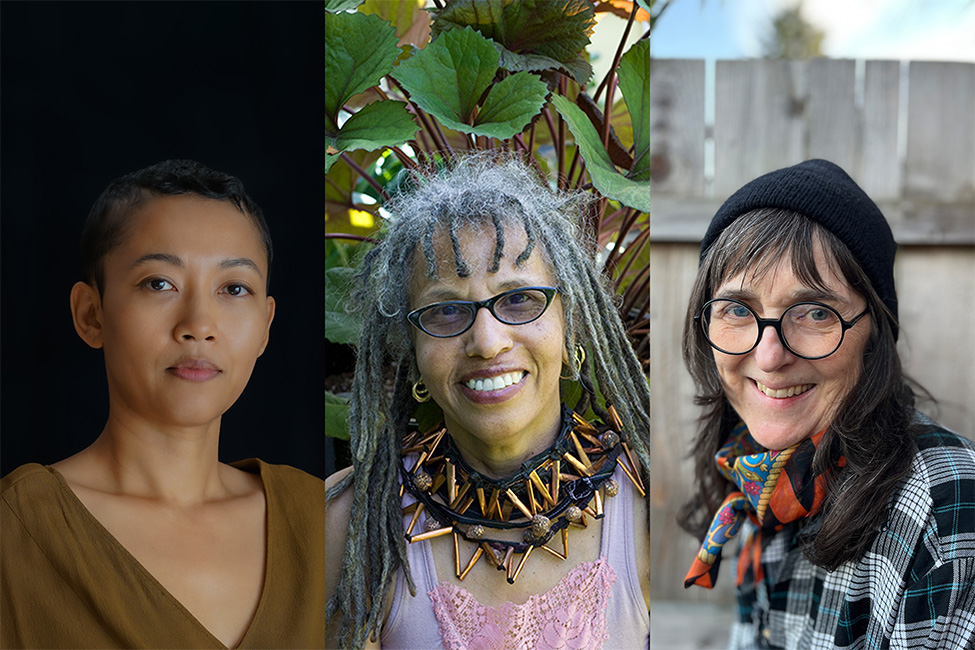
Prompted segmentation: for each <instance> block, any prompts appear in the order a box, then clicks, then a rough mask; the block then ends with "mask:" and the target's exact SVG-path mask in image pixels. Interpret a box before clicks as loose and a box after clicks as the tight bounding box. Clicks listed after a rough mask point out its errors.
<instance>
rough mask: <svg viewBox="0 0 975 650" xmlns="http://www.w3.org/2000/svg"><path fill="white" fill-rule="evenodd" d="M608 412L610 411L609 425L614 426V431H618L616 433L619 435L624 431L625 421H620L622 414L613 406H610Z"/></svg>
mask: <svg viewBox="0 0 975 650" xmlns="http://www.w3.org/2000/svg"><path fill="white" fill-rule="evenodd" d="M606 410H607V411H609V420H610V422H609V423H610V424H612V425H613V428H614V429H616V433H619V432H620V431H622V430H623V421H622V420H621V419H620V414H619V413H617V412H616V407H614V406H613V405H612V404H610V405H609V406H608V407H607V409H606Z"/></svg>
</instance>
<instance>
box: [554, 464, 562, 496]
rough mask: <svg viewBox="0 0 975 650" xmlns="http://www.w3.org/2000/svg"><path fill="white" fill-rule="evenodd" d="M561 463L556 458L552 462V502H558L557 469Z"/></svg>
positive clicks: (558, 469)
mask: <svg viewBox="0 0 975 650" xmlns="http://www.w3.org/2000/svg"><path fill="white" fill-rule="evenodd" d="M561 464H562V463H561V462H560V461H559V460H558V459H557V458H556V459H555V462H554V463H552V503H558V502H559V476H560V474H559V471H560V469H561V468H560V465H561Z"/></svg>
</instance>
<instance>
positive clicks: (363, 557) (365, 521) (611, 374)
mask: <svg viewBox="0 0 975 650" xmlns="http://www.w3.org/2000/svg"><path fill="white" fill-rule="evenodd" d="M411 182H412V188H411V189H410V190H408V191H404V192H403V193H401V194H400V195H398V196H396V197H394V199H393V200H392V201H391V202H389V203H388V205H387V208H388V209H389V211H390V213H391V215H392V217H391V218H390V219H389V220H388V224H387V228H386V232H385V234H384V236H383V238H382V241H381V243H380V244H379V245H377V246H376V247H374V248H373V249H372V250H371V251H369V253H368V254H367V255H366V256H365V258H364V260H363V265H362V266H363V268H362V272H361V274H360V286H359V289H358V291H357V292H356V294H355V295H354V301H353V302H354V303H355V304H356V305H357V308H358V309H361V310H362V315H363V327H362V336H361V338H360V341H359V347H358V356H357V359H356V367H355V379H354V385H353V393H352V397H351V407H350V411H349V432H350V441H351V453H352V460H353V467H354V471H353V472H352V473H351V474H349V475H348V476H347V477H346V478H345V479H344V480H343V481H340V482H339V483H337V484H336V485H334V486H333V487H332V489H331V490H329V492H328V494H327V495H326V503H328V502H330V501H331V500H333V499H334V498H335V497H337V496H338V495H339V494H341V493H342V492H343V491H344V490H346V489H347V488H349V487H350V486H351V489H352V491H353V496H352V507H351V515H350V521H349V530H348V538H347V543H346V552H345V555H344V559H343V563H342V575H341V578H340V580H339V583H338V586H337V588H336V591H335V593H334V594H332V597H331V598H330V599H329V601H328V605H327V606H326V611H325V619H326V621H333V617H336V616H338V617H340V618H339V619H338V625H337V626H336V627H337V629H338V634H339V643H340V644H341V647H343V648H360V647H362V646H363V645H365V643H366V639H367V635H370V634H372V633H373V632H377V631H378V629H379V627H380V626H381V624H382V620H381V617H382V612H383V604H384V600H385V598H384V596H385V595H386V593H387V591H388V589H390V588H391V587H392V585H393V578H394V576H395V572H396V570H397V569H398V568H399V567H400V566H402V567H403V569H404V572H405V576H406V580H407V584H408V585H409V588H410V592H411V593H412V594H414V595H415V593H416V589H415V586H414V583H413V578H412V575H411V573H410V567H409V564H408V562H407V559H406V541H405V539H404V537H403V519H402V511H401V506H400V499H399V474H398V467H399V463H400V448H401V441H402V437H403V434H404V433H405V432H406V431H407V428H408V426H409V421H410V417H411V415H412V414H413V411H414V408H415V406H416V402H415V401H414V400H413V398H412V396H411V386H412V383H413V382H414V381H415V380H417V379H418V378H419V372H418V370H417V366H416V355H415V351H414V349H413V345H412V342H411V339H410V325H409V323H408V321H407V320H406V314H407V313H408V312H409V311H410V284H411V283H410V279H411V278H412V277H413V275H414V273H424V272H425V273H426V274H427V275H428V276H429V277H437V273H438V268H440V269H441V270H442V269H444V268H446V269H450V268H453V269H455V270H456V273H457V275H458V276H459V277H466V276H468V275H469V274H470V273H471V269H470V267H469V264H468V262H467V261H465V260H464V259H463V258H462V256H461V248H460V244H459V241H458V237H457V233H458V231H459V230H462V229H464V228H468V227H469V228H479V229H482V232H485V233H486V234H487V235H488V236H490V234H491V233H492V232H493V235H494V237H495V249H494V258H493V263H492V265H491V267H490V268H489V269H488V272H491V273H494V272H496V271H497V270H498V265H499V262H500V260H501V258H502V257H503V256H504V255H505V230H506V228H521V229H523V230H524V232H525V235H526V237H527V246H526V247H525V249H524V250H522V251H519V253H518V256H517V257H516V259H515V264H516V266H517V265H521V264H522V263H523V262H524V261H525V260H527V259H528V257H529V256H530V255H531V253H532V251H533V250H534V249H536V248H537V249H538V250H539V251H540V252H541V254H542V255H543V256H544V259H545V261H546V262H547V263H548V265H549V266H550V267H551V268H552V270H553V272H554V275H555V278H556V282H557V285H558V287H559V288H560V291H561V296H562V305H563V310H564V318H565V347H566V350H568V351H573V350H575V348H576V346H577V345H582V346H583V347H584V348H585V350H587V352H588V354H587V358H586V361H585V362H584V364H583V366H582V369H581V371H580V372H579V376H578V379H579V380H580V381H582V382H583V384H584V386H585V387H586V388H587V390H584V391H583V400H582V401H583V402H585V403H586V405H591V406H592V407H593V409H594V411H595V412H596V413H597V414H598V415H601V416H602V417H603V418H604V421H608V420H606V415H605V414H604V413H602V410H601V409H600V408H599V406H598V404H596V403H595V400H593V401H592V403H591V404H590V403H589V401H587V397H588V395H587V392H588V393H594V392H595V391H594V388H595V390H598V392H599V393H600V394H601V395H602V397H603V398H605V400H606V401H607V403H611V404H613V406H614V407H615V408H616V410H617V412H618V413H619V416H620V419H621V420H622V422H623V426H624V429H623V431H624V436H625V439H627V440H628V441H629V444H630V445H631V448H632V449H633V451H634V453H635V454H636V455H637V457H638V458H639V461H640V463H641V465H642V467H641V472H642V476H643V479H644V485H649V468H650V456H649V444H650V442H649V430H650V416H649V410H650V392H649V387H648V382H647V378H646V376H645V375H644V374H643V370H642V368H641V366H640V362H639V361H638V360H637V358H636V356H635V354H634V353H633V350H632V348H631V346H630V344H629V341H628V340H627V338H626V333H625V330H624V328H623V325H622V323H621V321H620V319H619V316H618V315H617V310H616V304H615V301H614V298H613V295H614V294H613V293H612V292H611V291H610V289H609V284H608V282H607V280H606V278H605V277H604V276H603V275H602V273H601V272H600V270H599V268H598V265H597V263H596V259H595V252H596V251H595V245H594V239H593V237H592V236H591V235H589V234H587V233H585V232H584V230H585V229H584V226H583V219H584V218H585V217H586V214H587V210H588V209H589V206H590V205H591V202H590V201H589V199H588V198H587V197H588V194H587V193H585V192H576V193H567V192H553V191H552V190H551V189H550V188H549V187H548V185H547V183H544V181H542V180H541V179H540V178H539V176H538V175H537V174H536V172H535V171H534V170H533V169H532V168H530V167H528V166H527V165H525V164H524V163H523V162H521V161H520V160H519V159H516V158H514V157H511V156H503V157H499V156H498V154H497V152H485V153H481V154H468V155H466V156H464V157H462V158H460V159H459V160H458V161H456V162H455V163H454V165H453V166H451V167H450V168H447V169H435V170H427V171H424V172H416V173H414V174H413V175H412V179H411ZM441 233H443V234H444V235H446V236H448V237H449V238H450V241H451V243H452V249H453V259H451V260H437V258H436V254H435V246H434V243H433V242H434V239H435V237H437V236H440V234H441ZM418 250H419V256H418V253H417V251H418ZM418 258H419V259H423V260H425V261H426V265H425V266H426V268H422V267H423V266H424V265H423V264H422V263H421V264H417V260H418ZM438 262H439V264H438ZM443 262H447V264H443ZM569 358H572V354H571V353H570V354H569ZM391 367H392V368H395V369H396V374H395V381H394V385H393V390H392V395H391V396H390V395H389V393H388V391H387V388H386V387H385V386H384V381H383V377H384V374H385V373H384V371H385V370H386V369H387V368H391ZM590 377H594V379H595V387H593V386H592V383H591V382H592V380H591V379H590ZM584 408H585V407H583V410H584ZM333 625H335V621H333Z"/></svg>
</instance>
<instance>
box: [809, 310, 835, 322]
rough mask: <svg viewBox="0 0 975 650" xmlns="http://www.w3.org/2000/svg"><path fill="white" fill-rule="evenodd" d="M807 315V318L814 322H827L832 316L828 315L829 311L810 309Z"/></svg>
mask: <svg viewBox="0 0 975 650" xmlns="http://www.w3.org/2000/svg"><path fill="white" fill-rule="evenodd" d="M807 315H808V316H809V318H811V319H812V320H815V321H824V320H828V319H829V318H830V316H832V314H830V313H829V311H827V310H825V309H822V308H815V309H810V310H809V313H808V314H807Z"/></svg>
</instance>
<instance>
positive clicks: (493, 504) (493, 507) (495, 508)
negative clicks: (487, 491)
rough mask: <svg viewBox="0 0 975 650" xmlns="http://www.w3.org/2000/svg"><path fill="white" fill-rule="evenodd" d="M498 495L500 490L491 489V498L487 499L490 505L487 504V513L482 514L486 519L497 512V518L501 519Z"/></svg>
mask: <svg viewBox="0 0 975 650" xmlns="http://www.w3.org/2000/svg"><path fill="white" fill-rule="evenodd" d="M500 495H501V490H500V489H498V488H494V490H492V491H491V499H490V501H489V503H490V505H489V506H488V511H487V513H486V514H485V515H484V516H485V517H487V518H488V519H490V518H491V516H492V515H494V514H495V513H497V515H498V519H501V503H500V502H499V501H498V497H499V496H500Z"/></svg>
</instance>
